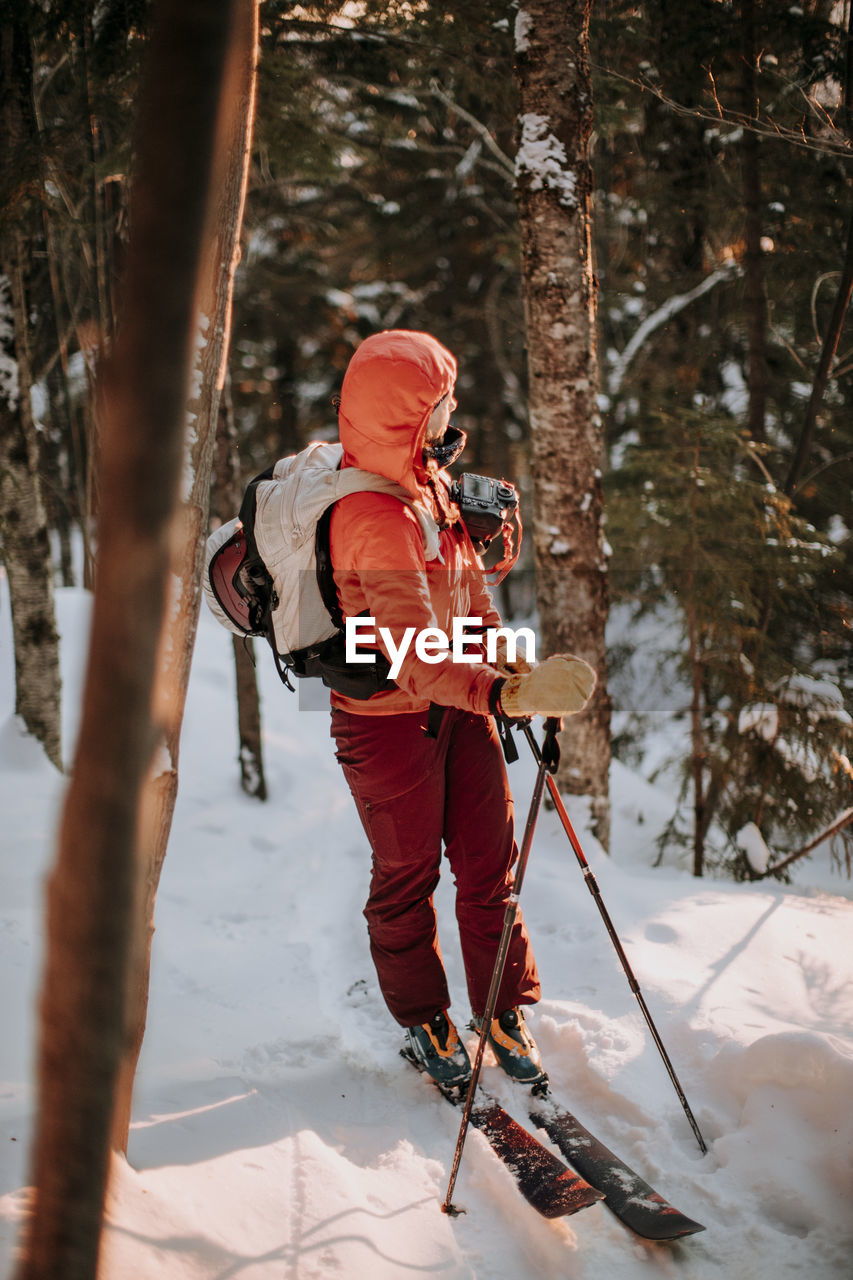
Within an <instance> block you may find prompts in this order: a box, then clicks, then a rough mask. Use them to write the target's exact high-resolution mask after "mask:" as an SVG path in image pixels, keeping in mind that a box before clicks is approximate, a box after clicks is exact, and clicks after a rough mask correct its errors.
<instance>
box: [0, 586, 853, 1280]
mask: <svg viewBox="0 0 853 1280" xmlns="http://www.w3.org/2000/svg"><path fill="white" fill-rule="evenodd" d="M0 594H2V602H0V603H2V610H0V802H1V803H2V812H3V815H4V816H3V835H2V842H0V955H2V960H3V972H4V975H5V977H4V982H3V988H2V1015H3V1027H4V1034H3V1037H2V1040H0V1157H1V1158H0V1274H7V1273H8V1272H9V1271H10V1270H11V1267H12V1265H13V1257H14V1242H15V1237H16V1235H17V1232H18V1229H19V1227H20V1223H21V1220H22V1216H23V1213H24V1209H25V1206H26V1203H27V1192H26V1190H25V1187H26V1182H27V1156H28V1143H29V1138H30V1134H31V1113H32V1107H33V1096H32V1084H31V1079H32V1057H33V1039H34V1034H35V1026H34V1014H33V1001H34V999H35V997H36V993H37V985H38V976H39V963H40V959H39V957H40V948H41V896H42V883H43V875H44V873H45V870H46V868H47V866H48V865H49V862H50V859H51V857H52V848H53V837H54V826H55V821H56V816H57V813H58V808H59V805H60V803H61V788H62V783H61V779H60V778H59V777H58V775H57V774H56V773H55V772H54V771H53V769H52V768H51V767H50V766H49V765H48V764H47V763H46V761H45V760H44V757H43V756H42V754H41V752H40V750H39V749H38V748H37V747H36V746H35V745H34V744H33V743H32V741H30V740H29V739H27V738H26V737H24V736H22V734H21V732H20V727H19V725H18V723H17V722H16V721H15V719H14V717H13V716H12V707H13V700H14V699H13V683H12V659H11V636H10V626H9V619H8V599H7V593H6V585H5V581H4V580H3V579H2V578H1V577H0ZM58 605H59V618H60V629H61V632H62V637H63V676H64V689H65V705H66V724H65V727H64V736H65V742H66V754H67V755H70V749H71V745H72V743H73V737H74V733H75V730H76V717H77V706H78V701H79V689H80V681H81V678H82V668H83V661H84V650H85V631H86V620H87V615H88V599H87V597H86V596H85V594H84V593H83V592H82V591H60V592H59V594H58ZM229 655H230V640H229V638H228V637H227V635H226V634H225V633H224V632H223V631H221V630H220V629H219V628H218V627H217V625H216V623H215V622H213V621H212V620H211V619H210V618H208V617H207V615H206V614H203V615H202V618H201V624H200V632H199V640H198V645H197V652H196V658H195V661H194V666H193V674H192V681H191V689H190V696H189V700H188V705H187V712H186V719H185V729H184V735H183V743H182V750H181V761H180V771H181V781H180V794H179V799H178V806H177V811H176V814H175V820H174V827H173V833H172V838H171V842H170V847H169V853H168V856H167V859H166V864H165V867H164V871H163V877H162V881H161V887H160V892H159V897H158V904H157V932H156V935H155V939H154V957H153V972H152V983H151V998H150V1008H149V1020H148V1032H147V1036H146V1041H145V1046H144V1050H143V1057H142V1062H141V1065H140V1072H139V1077H138V1084H137V1092H136V1098H135V1106H134V1123H133V1129H132V1133H131V1140H130V1147H129V1163H125V1162H123V1161H117V1162H116V1166H115V1169H114V1177H113V1180H112V1186H111V1191H110V1197H109V1209H108V1226H107V1230H106V1232H105V1237H104V1248H103V1259H102V1268H101V1277H100V1280H147V1278H148V1277H151V1278H152V1280H155V1278H159V1277H164V1278H165V1277H168V1280H230V1278H232V1277H233V1278H234V1280H314V1278H315V1277H344V1278H346V1280H349V1278H350V1277H352V1278H353V1280H360V1277H363V1276H365V1275H370V1276H371V1278H372V1280H400V1278H401V1277H418V1276H436V1277H442V1280H469V1278H472V1277H476V1278H477V1280H518V1277H521V1276H524V1277H542V1278H545V1277H553V1276H557V1275H560V1276H570V1277H573V1278H576V1280H593V1278H595V1280H599V1278H600V1277H602V1276H605V1277H607V1278H608V1280H647V1278H648V1277H672V1276H684V1277H688V1278H689V1280H732V1278H737V1280H787V1278H788V1277H800V1276H804V1275H808V1276H810V1277H814V1278H815V1280H822V1278H829V1277H842V1276H850V1275H851V1274H853V1270H852V1269H851V1257H853V1252H851V1246H853V1238H851V1230H850V1225H849V1224H850V1218H851V1215H850V1192H851V1189H852V1185H853V1178H851V1145H852V1144H851V1138H853V1121H851V1111H850V1104H849V1100H850V1096H851V1093H853V991H852V990H851V984H850V982H849V962H848V957H849V952H850V927H851V918H853V909H852V908H851V901H850V899H851V896H853V893H851V885H850V884H849V882H847V881H845V880H842V879H841V878H840V877H839V876H838V875H837V874H831V873H830V871H829V869H828V855H827V853H826V850H822V851H818V852H817V853H816V854H814V855H813V856H812V857H811V858H810V859H809V860H808V861H807V862H805V863H801V864H799V865H798V866H797V867H795V868H794V869H793V870H794V879H795V883H794V884H793V885H792V886H790V887H786V886H781V885H778V884H776V883H775V882H773V883H770V884H767V885H764V884H762V885H760V886H751V887H748V886H745V885H735V884H732V883H730V882H727V881H716V880H705V881H696V880H694V879H693V878H692V877H691V876H690V875H689V874H688V873H687V871H686V870H684V869H681V868H678V867H673V866H666V867H663V868H660V869H652V868H651V865H650V864H651V862H652V861H653V859H654V856H655V854H656V848H655V844H654V837H655V836H656V834H657V832H658V831H659V830H660V828H661V826H662V825H663V823H664V822H665V821H666V819H667V818H668V817H669V815H670V805H671V799H670V796H669V795H668V794H667V792H666V791H665V790H660V789H656V788H654V787H651V786H650V785H649V784H648V783H646V782H644V781H643V780H642V779H641V778H639V777H638V776H637V775H635V774H633V773H631V772H629V771H628V770H627V769H625V768H624V767H622V766H620V765H619V764H616V765H614V772H613V808H614V815H613V816H614V837H613V857H612V858H611V859H608V858H606V857H605V856H604V855H603V854H602V853H601V852H600V850H598V849H597V847H596V846H595V842H594V841H593V840H592V838H591V837H589V836H587V835H585V834H584V830H583V827H582V822H583V809H582V806H576V807H574V808H573V809H572V813H573V818H574V819H575V820H576V822H577V823H578V825H579V827H580V828H581V839H582V841H583V843H584V847H585V849H586V852H587V856H588V857H589V859H590V862H591V864H592V866H593V868H594V871H595V874H596V876H597V878H598V881H599V884H600V886H601V891H602V895H603V898H604V901H605V903H606V904H607V906H608V909H609V911H610V914H611V916H612V918H613V921H614V924H615V926H616V928H617V930H618V932H619V934H620V937H621V938H622V941H623V943H624V945H625V948H626V951H627V953H628V956H629V958H630V960H631V963H632V965H633V967H634V970H635V972H636V975H637V977H638V979H639V981H640V984H641V987H642V990H643V994H644V996H645V997H646V1000H647V1002H648V1005H649V1007H650V1009H651V1012H652V1015H653V1017H654V1019H655V1022H656V1024H657V1026H658V1028H659V1030H660V1033H661V1036H662V1039H663V1041H664V1043H665V1045H666V1047H667V1049H668V1051H669V1054H670V1056H671V1058H672V1060H673V1063H674V1065H675V1068H676V1071H677V1072H678V1074H679V1077H680V1079H681V1082H682V1085H683V1086H684V1090H685V1093H686V1095H687V1097H688V1100H689V1102H690V1105H691V1107H692V1109H693V1111H694V1113H695V1115H696V1118H697V1121H698V1123H699V1125H700V1127H701V1129H702V1131H703V1134H704V1136H705V1138H706V1141H707V1142H708V1145H709V1148H710V1150H709V1154H708V1155H707V1156H706V1157H704V1158H703V1157H702V1155H701V1153H700V1152H699V1149H698V1147H697V1144H696V1142H695V1139H694V1137H693V1135H692V1133H691V1131H690V1129H689V1126H688V1124H687V1121H686V1119H685V1117H684V1114H683V1112H682V1110H681V1107H680V1105H679V1102H678V1099H677V1097H676V1095H675V1093H674V1091H673V1089H672V1087H671V1084H670V1081H669V1079H668V1077H667V1075H666V1072H665V1069H664V1067H663V1064H662V1062H661V1060H660V1058H659V1056H658V1054H657V1051H656V1050H655V1048H654V1045H653V1044H652V1042H651V1039H650V1036H649V1034H648V1031H647V1029H646V1025H645V1022H644V1021H643V1019H642V1016H641V1014H640V1012H639V1010H638V1008H637V1004H636V1001H635V1000H634V998H633V996H632V994H631V992H630V989H629V987H628V984H627V981H626V980H625V977H624V974H623V973H622V970H621V968H620V967H619V964H618V961H617V959H616V955H615V953H614V951H613V948H612V945H611V943H610V941H609V939H608V937H607V935H606V933H605V931H604V928H603V925H602V923H601V921H600V918H599V916H598V913H597V911H596V908H595V905H594V903H593V901H592V898H591V896H590V895H589V893H588V892H587V890H586V887H585V886H584V883H583V880H582V877H581V875H580V871H579V869H578V867H577V864H576V862H575V859H574V857H573V855H572V853H571V850H570V848H569V846H568V844H567V842H566V840H565V838H564V836H563V835H562V831H561V829H560V827H559V824H558V822H557V819H556V816H555V815H554V814H553V813H551V812H543V814H542V816H541V818H540V822H539V826H538V828H537V834H536V840H535V843H534V848H533V852H532V855H531V864H530V868H529V871H528V875H527V878H526V881H525V888H524V894H523V906H524V910H525V914H526V916H527V919H528V923H529V925H530V928H531V932H532V935H533V939H534V943H535V946H536V951H537V956H538V960H539V964H540V968H541V971H542V979H543V991H544V998H543V1000H542V1003H541V1004H540V1005H539V1007H538V1008H537V1009H536V1010H535V1011H534V1012H533V1013H532V1015H531V1022H532V1026H533V1029H534V1032H535V1034H536V1035H537V1038H538V1040H539V1043H540V1046H541V1048H542V1051H543V1055H544V1057H545V1059H546V1062H547V1065H548V1067H549V1069H550V1071H551V1076H552V1080H553V1084H554V1087H555V1092H556V1093H557V1095H558V1096H559V1097H560V1098H561V1099H562V1100H563V1101H566V1102H568V1103H569V1104H570V1105H572V1106H573V1107H574V1109H575V1111H576V1112H577V1115H578V1118H579V1119H580V1120H581V1121H582V1122H583V1123H585V1124H587V1125H588V1127H589V1128H590V1129H592V1130H593V1131H594V1132H595V1133H596V1134H597V1136H599V1137H600V1138H601V1139H602V1140H603V1141H604V1142H606V1143H607V1144H608V1145H609V1146H611V1147H612V1148H613V1149H614V1150H615V1151H616V1152H617V1153H618V1154H619V1155H620V1156H621V1157H622V1158H623V1159H624V1160H625V1161H626V1162H627V1163H628V1164H629V1165H631V1166H632V1167H633V1168H635V1169H636V1170H637V1172H638V1173H641V1174H642V1175H643V1176H644V1177H645V1178H647V1179H648V1181H650V1182H651V1183H652V1184H653V1185H654V1186H655V1187H656V1188H657V1189H658V1190H659V1191H660V1192H661V1193H662V1194H663V1195H665V1196H666V1197H667V1198H668V1199H670V1200H671V1201H672V1202H673V1203H674V1204H676V1205H677V1207H678V1208H679V1209H681V1210H683V1211H684V1212H685V1213H687V1214H689V1215H690V1216H691V1217H695V1218H697V1219H698V1220H699V1221H700V1222H703V1223H704V1224H705V1226H706V1227H707V1231H706V1232H704V1233H703V1234H702V1235H699V1236H695V1237H691V1238H690V1239H687V1240H685V1241H683V1242H681V1243H676V1244H670V1245H656V1244H650V1243H647V1242H643V1241H641V1240H640V1239H638V1238H637V1237H634V1236H633V1235H631V1233H630V1232H628V1231H627V1230H626V1229H625V1228H624V1227H623V1226H622V1225H621V1224H620V1223H619V1222H618V1221H617V1220H616V1219H615V1218H614V1217H612V1215H610V1214H609V1213H608V1211H607V1209H606V1208H605V1207H604V1206H601V1205H598V1206H595V1207H594V1208H590V1209H586V1210H584V1211H582V1212H581V1213H580V1214H578V1215H576V1216H575V1217H573V1218H565V1219H561V1220H557V1221H552V1222H547V1221H545V1220H544V1219H542V1218H541V1217H539V1215H538V1214H536V1213H535V1212H534V1211H533V1210H532V1209H530V1208H529V1207H528V1206H527V1205H526V1204H525V1203H524V1201H523V1200H522V1199H521V1197H520V1196H519V1195H518V1193H517V1191H516V1190H515V1187H514V1185H513V1183H512V1181H511V1179H510V1177H509V1175H508V1174H507V1173H506V1171H505V1170H504V1169H503V1168H502V1166H501V1165H500V1164H499V1162H498V1161H497V1160H496V1159H495V1158H494V1156H493V1155H492V1153H491V1151H490V1150H489V1148H488V1146H487V1144H486V1142H485V1140H484V1139H483V1137H482V1136H481V1135H480V1134H479V1133H477V1132H476V1131H472V1132H471V1133H470V1135H469V1137H468V1140H467V1144H466V1149H465V1154H464V1157H463V1161H462V1167H461V1173H460V1177H459V1182H458V1184H457V1191H456V1193H455V1197H454V1199H455V1201H456V1202H457V1203H459V1204H461V1205H463V1206H465V1207H466V1208H467V1210H468V1212H467V1214H466V1215H465V1216H463V1217H460V1218H458V1219H450V1218H448V1217H446V1216H444V1215H443V1214H441V1212H440V1211H439V1204H440V1202H441V1200H442V1199H443V1197H444V1193H445V1190H446V1185H447V1177H448V1173H449V1166H450V1161H451V1157H452V1154H453V1148H454V1144H455V1141H456V1133H457V1130H458V1120H459V1117H458V1115H457V1114H455V1113H454V1112H453V1111H452V1110H451V1109H450V1108H449V1107H447V1105H446V1104H445V1103H444V1102H443V1101H442V1100H441V1099H440V1098H439V1097H437V1096H436V1095H434V1094H433V1092H432V1091H431V1089H430V1086H429V1085H428V1083H427V1082H425V1081H424V1080H423V1079H422V1078H421V1077H419V1076H417V1075H416V1074H415V1073H414V1072H412V1071H411V1070H410V1069H408V1068H407V1067H406V1066H405V1065H404V1064H403V1063H402V1061H401V1059H400V1058H399V1055H398V1048H399V1041H400V1035H399V1031H398V1029H397V1028H396V1026H395V1024H394V1023H393V1022H392V1021H391V1020H390V1018H389V1017H388V1015H387V1013H386V1012H385V1009H384V1005H383V1003H382V1000H381V998H380V996H379V992H378V989H377V985H376V981H375V978H374V976H373V969H372V965H371V962H370V956H369V952H368V946H367V936H366V928H365V925H364V921H363V918H362V916H361V908H362V905H363V901H364V897H365V893H366V888H367V880H368V874H369V857H368V852H367V846H366V843H365V840H364V837H363V834H362V832H361V829H360V827H359V824H358V821H357V818H356V815H355V810H354V807H353V805H352V802H351V800H350V797H349V794H348V792H347V790H346V786H345V784H344V782H343V778H342V777H341V775H340V773H339V771H338V767H337V764H336V762H335V760H334V755H333V751H332V744H331V741H330V739H329V735H328V715H327V714H324V713H323V712H317V711H300V710H299V705H298V700H297V698H296V697H294V696H293V695H291V694H289V693H287V691H286V690H284V689H280V688H279V686H278V681H277V677H276V675H275V672H274V669H273V667H272V663H271V661H270V660H269V658H268V656H267V655H266V653H265V652H264V651H263V649H262V648H260V647H259V651H258V661H259V671H260V675H261V680H262V687H263V695H264V723H265V744H266V767H267V782H268V786H269V790H270V796H271V799H270V800H269V801H268V802H267V804H265V805H262V804H258V803H257V802H253V801H250V800H248V799H246V798H245V797H243V796H242V795H241V793H240V791H239V785H238V770H237V764H236V757H237V742H236V729H235V726H234V713H233V707H232V701H233V693H232V681H231V676H230V672H229ZM521 745H522V746H523V743H521ZM510 777H511V781H512V784H513V791H514V794H515V797H516V807H517V810H518V813H519V814H520V815H521V818H522V820H523V815H524V814H525V813H526V809H527V805H528V802H529V796H530V793H531V789H532V783H533V762H532V759H525V757H524V756H522V759H521V760H520V761H519V762H518V763H517V764H515V765H513V766H512V767H511V771H510ZM437 901H438V907H439V913H440V922H441V925H442V926H443V927H442V933H441V937H442V945H443V947H444V952H445V961H446V964H447V969H448V974H449V978H450V983H451V991H452V993H453V1008H452V1012H453V1014H454V1015H455V1017H456V1020H457V1023H458V1024H459V1025H460V1027H464V1025H465V1023H466V1022H467V1019H468V1017H469V1011H468V1007H467V1004H466V1001H465V995H464V983H463V977H462V965H461V958H460V955H459V950H458V945H457V943H456V938H455V930H454V927H453V926H454V920H453V893H452V884H451V883H450V879H449V876H445V877H444V878H443V880H442V884H441V886H440V888H439V891H438V895H437ZM467 1034H468V1035H469V1036H470V1033H467ZM486 1077H487V1080H488V1083H489V1085H490V1087H491V1088H492V1089H493V1091H494V1092H495V1093H497V1094H498V1096H499V1097H500V1099H501V1100H502V1101H503V1103H504V1105H506V1106H507V1107H508V1109H510V1110H511V1111H512V1112H513V1113H514V1114H515V1115H517V1117H518V1118H519V1119H524V1117H525V1110H524V1107H523V1100H522V1099H521V1098H519V1096H518V1095H517V1094H514V1093H513V1086H512V1085H511V1084H510V1083H509V1082H508V1081H506V1080H505V1079H503V1078H502V1077H499V1076H498V1073H497V1069H496V1068H495V1067H494V1065H493V1064H492V1063H491V1062H490V1061H488V1060H487V1066H486Z"/></svg>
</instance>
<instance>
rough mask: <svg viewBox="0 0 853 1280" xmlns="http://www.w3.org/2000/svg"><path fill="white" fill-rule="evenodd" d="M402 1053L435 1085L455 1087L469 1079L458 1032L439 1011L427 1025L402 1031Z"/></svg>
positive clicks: (445, 1015)
mask: <svg viewBox="0 0 853 1280" xmlns="http://www.w3.org/2000/svg"><path fill="white" fill-rule="evenodd" d="M406 1041H407V1043H406V1045H405V1046H404V1048H403V1054H404V1056H405V1057H407V1058H408V1059H409V1060H410V1061H411V1062H413V1063H414V1064H415V1066H416V1067H419V1068H420V1069H421V1071H424V1072H426V1074H427V1075H428V1076H432V1078H433V1080H435V1082H436V1084H439V1085H441V1086H443V1087H445V1086H446V1087H451V1088H455V1087H456V1086H459V1085H466V1084H467V1083H468V1081H469V1080H470V1078H471V1062H470V1059H469V1058H468V1054H467V1051H466V1049H465V1046H464V1044H463V1043H462V1041H461V1040H460V1039H459V1033H458V1031H457V1030H456V1028H455V1026H454V1025H453V1023H452V1022H451V1020H450V1018H448V1016H447V1014H446V1013H444V1012H443V1011H441V1010H439V1012H438V1013H436V1014H433V1016H432V1017H431V1018H430V1020H429V1022H422V1023H421V1024H420V1025H419V1026H417V1027H407V1028H406Z"/></svg>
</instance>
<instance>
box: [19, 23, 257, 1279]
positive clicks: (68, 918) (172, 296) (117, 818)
mask: <svg viewBox="0 0 853 1280" xmlns="http://www.w3.org/2000/svg"><path fill="white" fill-rule="evenodd" d="M238 4H239V0H159V4H158V6H157V9H156V17H155V22H154V32H153V36H152V43H151V48H150V53H149V71H148V77H147V81H146V87H145V89H144V90H143V93H142V98H141V101H142V115H141V122H140V129H139V140H138V163H137V168H136V179H135V183H134V198H133V227H132V239H131V247H130V251H129V256H128V262H127V271H126V275H125V280H124V296H123V306H122V307H121V325H120V329H119V333H118V336H117V340H116V344H115V347H114V352H113V354H112V356H111V357H110V360H109V362H108V363H107V365H106V366H105V369H104V374H103V382H102V423H103V448H102V455H101V456H102V468H103V470H102V478H103V485H102V498H103V501H102V506H101V529H100V532H101V539H100V548H101V556H100V563H99V571H98V580H97V588H96V592H95V599H94V611H93V620H92V640H91V645H90V650H89V661H88V669H87V674H86V681H85V688H84V696H83V709H82V718H81V726H80V734H79V738H78V745H77V752H76V757H75V762H74V769H73V771H72V776H71V782H70V784H69V788H68V792H67V795H66V800H65V808H64V812H63V817H62V825H61V830H60V835H59V847H58V853H57V861H56V865H55V868H54V870H53V873H52V875H51V879H50V883H49V889H48V932H47V936H48V944H47V961H46V972H45V977H44V987H43V994H42V1002H41V1042H40V1046H39V1064H38V1089H39V1112H38V1122H37V1129H36V1135H35V1143H34V1151H33V1175H34V1177H33V1181H34V1183H35V1197H34V1207H33V1214H32V1218H31V1220H30V1222H29V1224H28V1231H27V1238H26V1246H25V1252H24V1255H23V1258H22V1260H21V1262H20V1265H19V1268H18V1271H17V1276H18V1280H57V1278H58V1277H62V1280H94V1278H95V1274H96V1270H97V1262H98V1253H99V1245H100V1235H101V1223H102V1217H103V1204H104V1195H105V1189H106V1182H107V1171H108V1166H109V1156H110V1145H109V1138H110V1124H111V1120H112V1113H113V1099H114V1094H115V1084H116V1076H117V1071H118V1066H119V1062H120V1058H121V1053H122V1049H123V1043H124V1032H125V1028H126V1008H127V992H128V974H129V972H130V967H131V962H132V955H133V938H134V934H135V929H134V922H135V907H136V890H137V874H136V868H137V857H136V848H137V839H138V833H137V827H138V802H139V795H140V789H141V785H142V780H143V777H144V774H145V771H146V769H147V768H148V767H149V763H150V760H151V756H152V751H153V749H154V745H155V741H156V735H155V727H154V722H153V719H152V697H151V694H152V686H153V681H154V673H155V665H156V658H157V651H158V644H160V643H161V633H162V630H163V619H164V617H165V609H166V601H167V584H168V575H169V544H170V540H171V538H172V537H173V524H174V512H175V508H176V502H177V497H178V489H179V481H180V473H181V462H182V458H181V452H182V438H183V426H184V415H185V409H186V396H187V389H188V385H189V373H190V367H191V355H192V332H193V316H194V312H195V295H196V290H197V283H198V278H199V262H200V246H201V242H202V232H203V227H204V218H205V210H206V205H207V194H208V191H209V189H210V180H211V169H212V161H213V154H214V146H215V132H214V129H215V123H216V116H217V108H218V104H219V102H220V100H221V96H220V95H221V89H222V82H223V74H222V70H223V66H224V61H225V52H226V48H227V42H228V38H229V26H230V25H231V21H232V15H233V12H234V10H235V9H236V8H237V7H238Z"/></svg>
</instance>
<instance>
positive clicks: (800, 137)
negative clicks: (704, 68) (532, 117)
mask: <svg viewBox="0 0 853 1280" xmlns="http://www.w3.org/2000/svg"><path fill="white" fill-rule="evenodd" d="M595 70H596V71H597V72H599V74H600V75H602V76H606V77H607V78H608V79H610V80H618V81H619V82H620V83H621V84H627V85H630V86H631V88H633V89H637V90H638V91H639V92H640V93H649V94H651V95H652V97H653V98H657V100H658V102H661V103H663V105H664V106H665V107H668V108H669V110H670V111H672V112H674V113H675V114H676V115H679V116H689V117H691V118H692V119H694V120H707V121H708V123H709V124H712V125H715V126H716V125H719V124H720V123H722V124H724V125H728V126H729V128H731V129H746V130H749V132H750V133H754V134H757V135H758V137H759V138H770V139H772V140H773V141H774V142H785V143H788V145H789V146H794V147H799V148H800V149H801V150H804V151H816V152H818V153H819V154H821V155H831V156H838V158H839V159H842V160H853V143H851V142H850V140H849V139H846V138H845V137H844V135H843V134H842V133H841V131H840V130H839V129H837V128H836V127H835V126H834V125H832V126H831V129H832V133H833V139H832V140H830V139H826V140H824V141H816V140H815V139H814V138H808V137H807V136H806V134H805V132H804V131H803V129H802V126H800V128H799V130H794V129H784V128H782V126H781V125H778V124H776V122H775V121H773V120H770V119H767V120H761V119H755V118H751V117H750V116H745V115H743V113H742V112H740V111H731V110H727V109H726V108H724V107H723V106H722V104H721V103H720V101H719V99H718V98H716V95H715V101H716V105H717V108H718V110H717V112H711V111H703V110H702V109H701V107H694V106H687V105H686V104H685V103H683V102H676V101H675V99H674V98H670V97H668V96H667V94H665V93H664V92H663V90H662V89H660V88H658V86H657V85H656V84H653V83H652V82H651V81H650V80H645V79H639V80H637V79H634V77H633V76H626V75H623V74H622V73H621V72H619V71H614V70H613V69H612V68H610V67H603V66H601V65H596V67H595ZM709 74H710V73H709ZM807 101H809V102H810V103H811V99H807ZM812 106H813V104H812ZM720 113H722V114H720ZM815 114H816V115H817V113H815ZM817 118H818V119H820V121H821V123H822V124H825V123H826V122H825V119H824V117H823V116H817Z"/></svg>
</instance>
